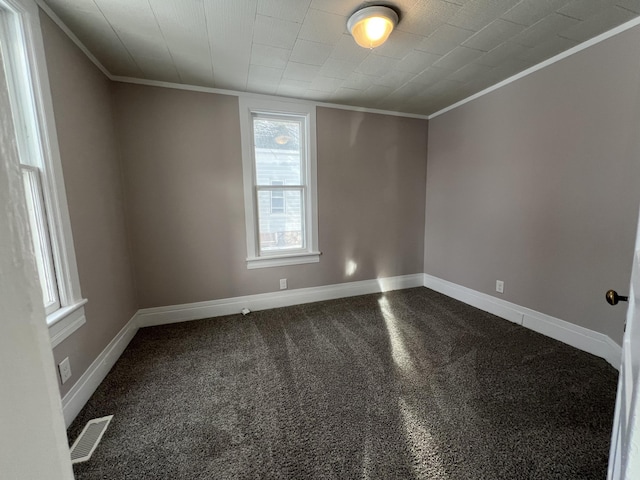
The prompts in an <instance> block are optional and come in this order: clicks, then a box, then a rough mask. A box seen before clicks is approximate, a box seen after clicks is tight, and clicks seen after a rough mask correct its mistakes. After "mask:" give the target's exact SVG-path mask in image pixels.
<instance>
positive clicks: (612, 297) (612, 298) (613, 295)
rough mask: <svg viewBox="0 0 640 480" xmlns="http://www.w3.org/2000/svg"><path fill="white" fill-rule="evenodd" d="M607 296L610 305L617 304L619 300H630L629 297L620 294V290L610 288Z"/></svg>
mask: <svg viewBox="0 0 640 480" xmlns="http://www.w3.org/2000/svg"><path fill="white" fill-rule="evenodd" d="M605 297H606V299H607V302H608V303H609V305H617V304H618V302H628V301H629V297H623V296H622V295H618V292H616V291H615V290H609V291H608V292H607V293H606V294H605Z"/></svg>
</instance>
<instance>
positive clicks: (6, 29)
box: [0, 0, 87, 347]
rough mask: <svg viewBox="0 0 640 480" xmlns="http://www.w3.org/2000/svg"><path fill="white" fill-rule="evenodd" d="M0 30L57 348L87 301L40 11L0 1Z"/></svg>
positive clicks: (25, 2) (81, 319)
mask: <svg viewBox="0 0 640 480" xmlns="http://www.w3.org/2000/svg"><path fill="white" fill-rule="evenodd" d="M0 26H2V28H0V36H1V39H2V45H3V47H2V48H3V52H2V53H3V57H4V66H5V70H6V78H7V87H8V89H9V97H10V102H11V114H12V117H13V120H14V124H15V125H20V128H18V127H16V128H15V132H16V140H17V143H18V152H19V155H20V159H21V160H20V163H21V164H24V165H30V166H32V167H35V168H37V169H38V170H39V173H40V184H41V188H42V196H43V201H44V207H45V212H46V216H47V227H48V230H49V238H50V242H51V251H52V256H53V263H54V268H55V277H56V281H57V289H58V299H59V302H60V308H58V309H56V310H55V311H53V312H48V313H47V315H46V322H47V326H48V328H49V336H50V339H51V345H52V347H56V346H57V345H58V344H60V343H61V342H62V341H63V340H64V339H66V338H67V337H69V336H70V335H71V334H72V333H73V332H75V331H76V330H77V329H78V328H80V327H81V326H82V325H83V324H84V323H85V322H86V318H85V312H84V305H85V304H86V303H87V300H86V299H84V298H83V297H82V293H81V290H80V279H79V275H78V267H77V262H76V256H75V251H74V247H73V235H72V232H71V221H70V218H69V208H68V204H67V198H66V193H65V192H66V190H65V186H64V177H63V172H62V162H61V158H60V151H59V145H58V140H57V135H56V126H55V118H54V113H53V102H52V98H51V90H50V86H49V77H48V74H47V66H46V59H45V53H44V43H43V39H42V33H41V29H40V19H39V12H38V5H37V4H36V2H35V1H34V0H0ZM5 45H10V48H8V47H5ZM25 156H26V157H25ZM25 158H28V160H24V159H25ZM17 167H18V166H17Z"/></svg>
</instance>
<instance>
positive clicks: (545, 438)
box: [69, 288, 617, 480]
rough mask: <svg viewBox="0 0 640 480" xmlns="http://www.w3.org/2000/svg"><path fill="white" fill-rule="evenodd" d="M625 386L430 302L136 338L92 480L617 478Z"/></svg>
mask: <svg viewBox="0 0 640 480" xmlns="http://www.w3.org/2000/svg"><path fill="white" fill-rule="evenodd" d="M616 379H617V373H616V371H615V370H614V369H612V368H611V367H610V366H609V365H607V364H606V363H605V362H604V361H603V360H601V359H598V358H596V357H593V356H591V355H588V354H586V353H583V352H580V351H578V350H576V349H574V348H571V347H568V346H566V345H563V344H561V343H559V342H556V341H554V340H551V339H549V338H546V337H544V336H542V335H539V334H536V333H534V332H532V331H530V330H527V329H525V328H522V327H520V326H517V325H514V324H512V323H509V322H507V321H505V320H502V319H499V318H497V317H495V316H493V315H490V314H487V313H484V312H482V311H480V310H476V309H474V308H472V307H469V306H467V305H465V304H463V303H460V302H458V301H456V300H452V299H450V298H448V297H445V296H443V295H440V294H438V293H435V292H433V291H431V290H428V289H426V288H415V289H409V290H403V291H396V292H389V293H386V294H379V295H366V296H361V297H354V298H348V299H342V300H334V301H327V302H320V303H314V304H309V305H301V306H295V307H289V308H281V309H275V310H269V311H264V312H254V313H252V314H251V315H250V316H247V317H242V316H240V315H234V316H228V317H220V318H215V319H210V320H201V321H195V322H187V323H181V324H174V325H167V326H161V327H153V328H145V329H142V330H140V331H139V332H138V334H137V335H136V336H135V338H134V339H133V341H132V342H131V344H130V346H129V347H128V348H127V350H126V351H125V353H124V354H123V355H122V357H121V358H120V360H119V361H118V363H117V364H116V366H115V367H114V368H113V370H112V371H111V373H110V374H109V375H108V376H107V378H106V380H105V381H104V382H103V383H102V385H101V386H100V387H99V388H98V390H97V391H96V393H95V395H94V396H93V397H92V398H91V400H90V401H89V403H88V404H87V406H86V407H85V408H84V409H83V411H82V412H81V413H80V415H79V416H78V418H77V419H76V421H75V422H74V424H73V425H72V426H71V427H70V429H69V438H70V440H72V441H73V440H74V439H75V437H76V436H77V435H78V434H79V432H80V430H81V429H82V427H83V426H84V424H85V423H86V422H87V421H88V420H90V419H91V418H94V417H100V416H104V415H108V414H114V415H115V417H114V419H113V421H112V423H111V426H110V427H109V429H108V430H107V433H106V434H105V436H104V438H103V441H102V443H101V444H100V446H99V447H98V450H97V451H96V452H95V453H94V456H93V458H92V459H91V460H90V461H89V462H87V463H82V464H78V465H76V466H75V474H76V478H77V479H78V480H83V479H109V480H118V479H190V480H191V479H250V478H251V479H272V478H273V479H280V478H293V479H307V478H321V479H352V478H353V479H355V478H359V479H413V478H427V479H454V480H465V479H474V480H476V479H491V480H495V479H563V480H566V479H591V478H593V479H604V478H605V477H606V466H607V455H608V448H609V436H610V432H611V424H612V418H613V408H614V402H615V390H616Z"/></svg>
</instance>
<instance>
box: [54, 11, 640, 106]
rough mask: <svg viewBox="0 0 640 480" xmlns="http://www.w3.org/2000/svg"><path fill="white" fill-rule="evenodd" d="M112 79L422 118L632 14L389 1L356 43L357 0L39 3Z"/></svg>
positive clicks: (614, 25) (626, 19)
mask: <svg viewBox="0 0 640 480" xmlns="http://www.w3.org/2000/svg"><path fill="white" fill-rule="evenodd" d="M44 1H45V2H46V3H47V4H48V5H49V6H50V7H51V9H52V10H53V11H54V12H55V13H56V14H57V15H58V16H59V17H60V19H61V20H62V21H63V22H64V23H65V24H66V25H67V27H68V28H69V29H70V30H71V31H72V32H73V33H74V34H75V35H76V36H77V37H78V38H79V39H80V40H81V41H82V42H83V43H84V45H85V46H86V47H87V49H88V50H89V51H90V52H91V53H92V54H93V55H94V56H95V57H96V58H97V59H98V60H99V61H100V62H101V63H102V64H103V65H104V66H105V68H106V69H107V70H108V71H109V72H110V73H111V74H113V75H115V76H123V77H135V78H143V79H149V80H160V81H168V82H175V83H183V84H190V85H197V86H205V87H214V88H222V89H229V90H236V91H249V92H256V93H267V94H276V95H281V96H289V97H297V98H304V99H313V100H317V101H323V102H331V103H343V104H347V105H359V106H363V107H370V108H381V109H387V110H395V111H404V112H408V113H419V114H425V115H428V114H430V113H433V112H435V111H437V110H439V109H441V108H444V107H447V106H448V105H450V104H452V103H455V102H457V101H459V100H461V99H463V98H465V97H467V96H470V95H472V94H474V93H477V92H478V91H481V90H483V89H485V88H487V87H490V86H492V85H495V84H496V83H499V82H500V81H502V80H504V79H506V78H508V77H510V76H512V75H515V74H517V73H519V72H521V71H523V70H526V69H527V68H529V67H532V66H534V65H536V64H537V63H540V62H542V61H544V60H546V59H548V58H550V57H552V56H554V55H556V54H558V53H561V52H563V51H565V50H567V49H569V48H572V47H574V46H575V45H578V44H579V43H581V42H584V41H586V40H588V39H590V38H593V37H594V36H597V35H599V34H601V33H603V32H605V31H607V30H610V29H611V28H614V27H616V26H618V25H621V24H622V23H624V22H627V21H629V20H633V19H635V18H637V16H638V15H639V14H640V0H390V1H387V0H385V1H383V2H382V3H383V4H387V5H391V6H393V7H394V8H395V9H396V11H397V12H398V14H399V17H400V22H399V24H398V27H397V29H396V30H395V31H394V32H393V33H392V34H391V37H390V38H389V40H388V41H387V43H386V44H384V45H382V46H381V47H378V48H377V49H375V50H373V51H370V50H366V49H363V48H361V47H359V46H358V45H356V43H355V42H354V41H353V38H352V37H351V35H350V34H349V33H348V31H347V28H346V25H347V19H348V17H349V15H350V14H351V13H353V12H354V11H356V10H357V9H358V8H359V7H361V6H363V5H367V4H370V2H367V3H363V2H361V1H359V0H188V1H187V0H44Z"/></svg>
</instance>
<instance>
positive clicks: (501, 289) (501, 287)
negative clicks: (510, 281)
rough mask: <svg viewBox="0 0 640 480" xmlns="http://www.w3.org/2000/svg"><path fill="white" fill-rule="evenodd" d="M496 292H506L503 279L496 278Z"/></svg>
mask: <svg viewBox="0 0 640 480" xmlns="http://www.w3.org/2000/svg"><path fill="white" fill-rule="evenodd" d="M496 292H498V293H504V282H503V281H502V280H496Z"/></svg>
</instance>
